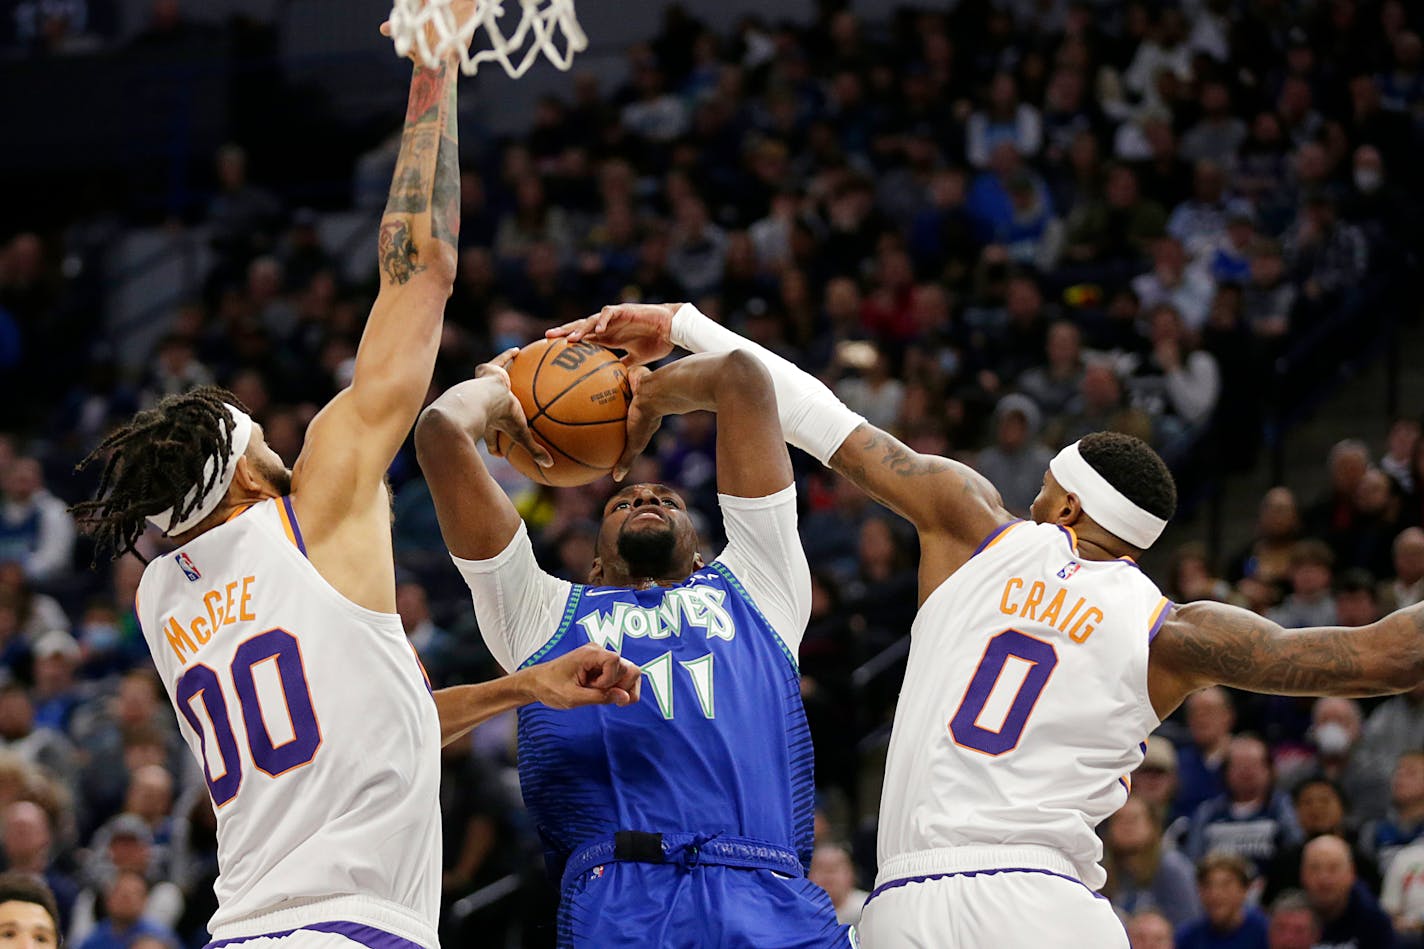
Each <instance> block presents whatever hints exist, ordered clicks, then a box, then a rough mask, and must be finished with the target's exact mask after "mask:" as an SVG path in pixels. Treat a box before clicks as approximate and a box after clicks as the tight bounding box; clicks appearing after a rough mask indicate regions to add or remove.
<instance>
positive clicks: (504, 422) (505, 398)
mask: <svg viewBox="0 0 1424 949" xmlns="http://www.w3.org/2000/svg"><path fill="white" fill-rule="evenodd" d="M518 354H519V350H518V349H517V348H516V349H507V350H505V351H504V352H502V353H500V354H499V355H498V356H496V357H495V358H494V359H492V360H490V361H489V362H487V363H484V364H482V365H481V366H480V367H479V368H477V369H476V370H475V378H476V379H481V380H488V382H489V386H488V392H489V396H488V397H489V401H488V403H487V404H486V409H485V411H486V415H485V445H486V446H488V448H489V450H490V454H492V455H502V454H503V452H501V451H500V450H499V447H498V445H497V444H496V440H495V437H494V436H495V432H503V433H504V434H505V435H507V436H508V437H509V438H511V439H513V440H514V442H515V444H517V445H522V446H523V447H524V450H525V451H527V452H529V454H530V455H531V456H532V457H533V458H534V460H535V461H536V462H538V464H539V465H540V466H541V467H544V468H547V467H549V466H550V465H552V464H553V463H554V459H553V458H552V457H550V455H549V452H548V451H547V450H546V449H545V448H544V446H543V445H541V444H539V443H538V442H537V441H536V440H535V439H534V433H533V432H531V431H529V421H528V419H526V418H525V417H524V407H523V406H521V405H520V404H519V399H518V398H516V397H515V395H514V393H513V392H511V391H510V389H509V373H508V372H506V371H505V368H504V367H505V366H507V365H509V363H510V361H511V360H513V359H514V357H515V356H516V355H518Z"/></svg>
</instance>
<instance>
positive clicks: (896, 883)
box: [865, 867, 1107, 904]
mask: <svg viewBox="0 0 1424 949" xmlns="http://www.w3.org/2000/svg"><path fill="white" fill-rule="evenodd" d="M1000 873H1041V874H1043V875H1044V876H1050V877H1058V879H1060V880H1067V881H1068V882H1069V883H1076V884H1078V885H1079V886H1081V887H1082V888H1083V889H1085V890H1088V892H1089V893H1092V894H1093V895H1094V896H1096V897H1097V898H1098V899H1100V900H1101V899H1107V897H1105V896H1103V895H1102V894H1101V893H1093V891H1092V890H1091V889H1089V888H1088V885H1087V884H1086V883H1084V882H1083V881H1082V880H1080V879H1078V878H1077V877H1070V876H1069V875H1068V874H1066V873H1054V872H1053V871H1052V870H1040V869H1038V868H1037V867H995V868H994V869H992V870H959V871H956V872H954V873H927V874H925V875H923V876H917V877H905V878H904V879H903V880H891V881H890V882H889V883H882V884H881V885H880V886H877V887H876V888H875V890H874V891H873V892H871V894H870V895H869V896H868V897H866V899H865V902H866V903H867V904H869V903H870V901H871V900H873V899H875V898H876V897H877V896H879V895H880V894H881V893H884V892H885V891H886V890H893V889H896V888H897V887H901V886H905V885H906V884H908V883H925V882H927V881H929V880H943V879H944V878H946V877H977V876H986V877H991V876H996V875H998V874H1000Z"/></svg>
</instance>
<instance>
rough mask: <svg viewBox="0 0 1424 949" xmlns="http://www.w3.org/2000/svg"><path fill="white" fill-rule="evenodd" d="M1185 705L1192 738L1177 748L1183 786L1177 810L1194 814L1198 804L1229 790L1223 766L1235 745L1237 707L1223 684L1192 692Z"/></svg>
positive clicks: (1180, 812) (1180, 789)
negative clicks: (1232, 738) (1232, 740)
mask: <svg viewBox="0 0 1424 949" xmlns="http://www.w3.org/2000/svg"><path fill="white" fill-rule="evenodd" d="M1185 705H1186V711H1187V730H1188V731H1189V732H1190V733H1191V738H1192V740H1191V743H1190V744H1185V745H1183V746H1182V747H1181V748H1179V749H1177V773H1178V775H1179V776H1180V786H1179V789H1178V791H1177V801H1176V806H1175V808H1174V813H1175V814H1178V815H1182V816H1186V817H1191V816H1192V815H1193V814H1195V813H1196V810H1197V808H1198V807H1200V806H1201V805H1202V804H1204V803H1206V802H1207V801H1208V800H1210V799H1212V798H1215V797H1217V796H1218V795H1220V794H1221V793H1222V792H1224V791H1225V790H1226V785H1225V783H1224V782H1223V780H1222V777H1221V769H1222V765H1223V764H1224V763H1225V762H1226V756H1227V752H1228V750H1229V749H1230V748H1231V729H1232V728H1233V727H1235V725H1236V710H1235V709H1234V708H1233V707H1232V704H1231V696H1230V695H1229V694H1228V693H1227V691H1226V690H1225V689H1223V688H1220V687H1219V686H1212V687H1211V688H1209V689H1202V690H1201V691H1200V692H1194V693H1192V695H1190V696H1189V697H1188V698H1187V701H1186V703H1185Z"/></svg>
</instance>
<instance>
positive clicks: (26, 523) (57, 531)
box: [0, 458, 75, 583]
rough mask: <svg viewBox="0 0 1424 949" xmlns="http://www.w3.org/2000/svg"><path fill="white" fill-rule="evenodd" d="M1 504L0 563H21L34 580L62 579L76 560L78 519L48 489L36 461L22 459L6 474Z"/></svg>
mask: <svg viewBox="0 0 1424 949" xmlns="http://www.w3.org/2000/svg"><path fill="white" fill-rule="evenodd" d="M3 488H4V498H3V501H4V503H3V504H0V561H14V562H17V563H19V564H20V566H21V567H22V568H23V569H24V571H25V576H26V577H27V578H29V579H30V580H31V581H34V582H39V583H44V582H46V581H49V580H55V579H58V578H60V577H61V576H62V575H63V574H64V572H65V571H67V570H69V569H70V567H71V566H72V564H71V561H72V560H73V558H74V537H75V534H74V519H73V518H71V517H70V516H69V512H68V511H67V510H66V509H65V504H64V502H63V501H61V500H60V499H59V498H57V497H55V496H54V495H53V494H50V493H49V491H47V490H46V489H45V481H44V473H43V470H42V469H41V468H40V463H39V461H38V460H36V459H34V458H18V459H16V460H15V461H14V462H13V463H12V464H11V465H10V466H9V467H8V468H7V469H6V471H5V479H4V484H3Z"/></svg>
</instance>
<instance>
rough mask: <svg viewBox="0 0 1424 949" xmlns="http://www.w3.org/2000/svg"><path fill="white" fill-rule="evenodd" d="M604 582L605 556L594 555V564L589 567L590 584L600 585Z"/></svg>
mask: <svg viewBox="0 0 1424 949" xmlns="http://www.w3.org/2000/svg"><path fill="white" fill-rule="evenodd" d="M602 582H603V558H602V557H594V558H593V566H592V567H589V568H588V583H589V586H595V587H596V586H598V585H599V584H600V583H602Z"/></svg>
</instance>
